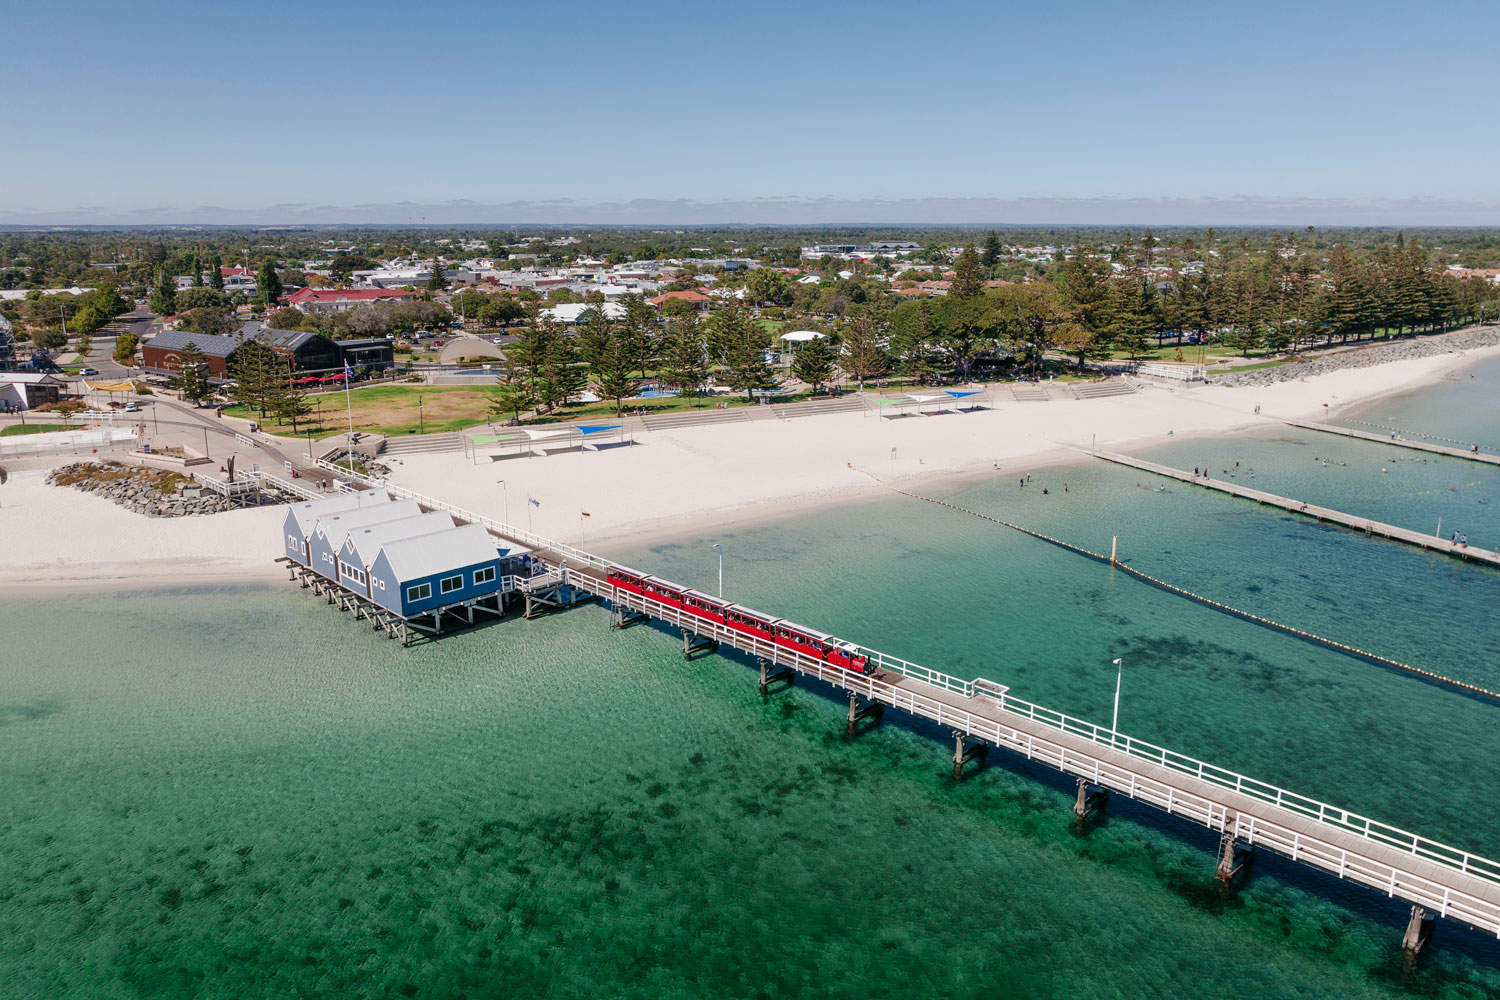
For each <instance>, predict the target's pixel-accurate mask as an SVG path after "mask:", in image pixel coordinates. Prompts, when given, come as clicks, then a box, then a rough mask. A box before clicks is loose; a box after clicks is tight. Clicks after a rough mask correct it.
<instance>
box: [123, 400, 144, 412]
mask: <svg viewBox="0 0 1500 1000" xmlns="http://www.w3.org/2000/svg"><path fill="white" fill-rule="evenodd" d="M140 408H141V404H140V403H137V402H136V401H135V400H133V399H132V400H131V401H130V402H128V403H126V404H125V412H126V413H136V412H138V411H139V410H140Z"/></svg>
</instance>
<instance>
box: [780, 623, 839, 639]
mask: <svg viewBox="0 0 1500 1000" xmlns="http://www.w3.org/2000/svg"><path fill="white" fill-rule="evenodd" d="M776 624H777V625H779V626H781V627H782V628H794V629H796V630H797V631H799V632H801V633H802V634H803V635H805V636H810V637H811V638H814V639H821V640H823V641H824V642H834V641H835V639H834V637H833V636H831V635H829V634H828V633H827V632H820V631H819V630H818V629H815V628H808V627H807V626H806V625H798V624H797V623H796V622H789V621H787V620H786V619H782V620H780V621H778V622H777V623H776Z"/></svg>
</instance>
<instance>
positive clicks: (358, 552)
mask: <svg viewBox="0 0 1500 1000" xmlns="http://www.w3.org/2000/svg"><path fill="white" fill-rule="evenodd" d="M452 527H453V515H452V514H449V513H448V512H447V511H444V510H435V511H432V512H430V513H427V514H418V515H417V516H416V517H403V518H401V519H399V520H396V521H382V522H381V523H380V524H370V525H366V526H365V527H363V528H355V529H354V530H353V531H351V532H349V534H348V536H347V537H346V538H345V539H344V544H343V545H342V546H341V547H340V548H339V551H338V555H337V559H338V568H339V575H338V581H339V583H341V584H343V585H344V586H345V587H348V588H349V589H350V590H352V591H354V592H355V593H356V594H363V595H365V596H366V597H369V596H370V580H369V572H370V564H371V563H373V562H374V561H375V557H376V556H378V555H380V547H381V546H382V545H384V544H385V543H386V542H394V541H396V540H398V539H402V538H419V537H421V536H424V535H430V534H432V533H433V532H436V531H447V530H448V529H450V528H452Z"/></svg>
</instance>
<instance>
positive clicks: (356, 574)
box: [339, 559, 365, 587]
mask: <svg viewBox="0 0 1500 1000" xmlns="http://www.w3.org/2000/svg"><path fill="white" fill-rule="evenodd" d="M339 572H340V573H342V574H344V575H345V576H347V577H348V578H349V579H351V580H353V581H354V582H355V583H357V584H359V585H360V586H361V587H363V586H364V585H365V571H364V570H362V569H360V568H359V567H357V566H351V565H349V564H348V563H346V562H344V561H343V560H342V559H340V560H339Z"/></svg>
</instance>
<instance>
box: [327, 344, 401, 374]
mask: <svg viewBox="0 0 1500 1000" xmlns="http://www.w3.org/2000/svg"><path fill="white" fill-rule="evenodd" d="M337 345H338V349H339V353H340V354H342V355H343V357H344V364H346V365H348V366H349V367H351V368H354V369H356V370H358V369H361V368H363V369H366V370H378V371H385V370H386V369H388V368H394V367H396V347H395V344H393V343H392V342H391V341H390V340H387V339H386V338H385V337H372V338H369V339H368V340H340V341H338V342H337Z"/></svg>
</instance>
